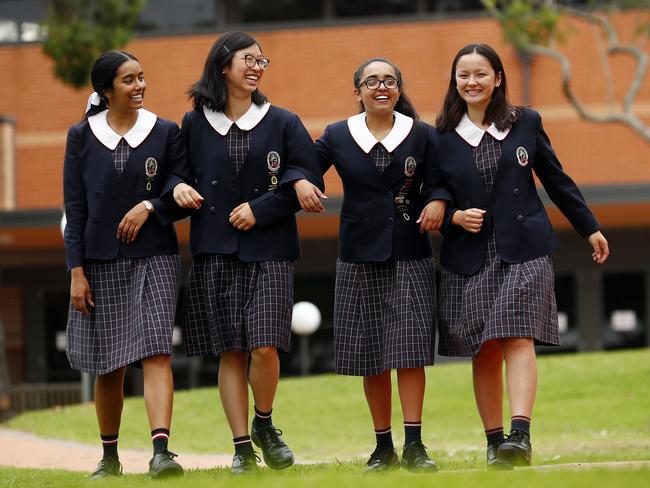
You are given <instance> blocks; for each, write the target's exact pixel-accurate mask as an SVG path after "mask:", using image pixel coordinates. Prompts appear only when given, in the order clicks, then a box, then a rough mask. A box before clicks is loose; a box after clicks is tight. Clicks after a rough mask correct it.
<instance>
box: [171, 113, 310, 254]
mask: <svg viewBox="0 0 650 488" xmlns="http://www.w3.org/2000/svg"><path fill="white" fill-rule="evenodd" d="M251 131H252V133H251V147H250V150H249V151H248V154H247V156H246V160H245V162H244V166H243V167H242V169H241V172H240V174H239V175H237V173H236V172H235V168H234V165H233V164H232V163H231V161H230V157H229V155H228V150H227V147H226V141H225V137H224V136H222V135H220V134H219V133H218V132H217V131H216V129H215V128H214V127H213V126H212V125H210V123H209V121H208V120H207V118H206V115H205V113H204V112H203V110H192V111H191V112H188V113H187V114H185V117H184V118H183V123H182V126H181V135H182V137H183V140H184V141H185V144H186V147H187V150H188V154H189V162H190V168H189V170H190V171H189V173H188V175H187V176H186V178H187V179H188V183H190V184H191V185H192V186H194V187H195V188H196V189H197V191H198V192H199V193H200V194H201V195H202V196H203V198H204V199H205V200H204V201H203V204H202V206H201V208H200V209H199V210H196V211H194V212H193V213H192V214H191V223H190V247H191V249H192V254H193V255H195V256H196V255H199V254H233V253H236V254H237V257H238V258H239V259H241V260H242V261H246V262H254V261H278V260H286V259H289V260H292V259H296V258H298V257H300V241H299V238H298V230H297V226H296V218H295V213H296V212H297V211H298V210H300V204H299V203H298V199H297V198H296V195H295V193H294V192H293V189H292V186H291V183H292V182H293V181H296V180H299V179H303V178H306V179H308V180H309V181H310V182H311V183H313V184H315V185H317V186H318V187H320V188H323V180H322V177H321V176H320V173H319V171H318V158H317V155H316V151H315V149H314V144H313V141H312V139H311V137H310V136H309V133H308V132H307V130H306V129H305V127H304V125H303V124H302V122H301V121H300V119H299V118H298V116H296V115H295V114H293V113H291V112H289V111H287V110H284V109H282V108H278V107H275V106H271V107H270V108H269V110H268V112H267V113H266V114H265V115H264V117H263V118H262V119H261V120H260V121H259V122H258V123H257V125H255V126H254V127H253V128H252V129H251ZM243 202H248V203H249V205H250V207H251V210H252V211H253V215H254V216H255V220H256V225H255V226H254V227H253V228H252V229H250V230H248V231H240V230H238V229H236V228H235V227H233V226H232V224H231V223H230V222H229V221H228V219H229V215H230V212H231V211H232V209H234V208H235V207H236V206H238V205H239V204H241V203H243Z"/></svg>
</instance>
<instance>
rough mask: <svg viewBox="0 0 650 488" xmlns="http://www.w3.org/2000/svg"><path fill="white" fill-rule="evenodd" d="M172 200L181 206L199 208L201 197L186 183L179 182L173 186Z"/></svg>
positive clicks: (201, 201)
mask: <svg viewBox="0 0 650 488" xmlns="http://www.w3.org/2000/svg"><path fill="white" fill-rule="evenodd" d="M174 200H175V201H176V203H177V204H178V206H179V207H182V208H193V209H199V208H201V204H202V203H203V197H202V196H201V195H200V194H199V192H198V191H196V190H195V189H194V188H192V187H191V186H190V185H188V184H186V183H179V184H178V185H176V186H175V187H174Z"/></svg>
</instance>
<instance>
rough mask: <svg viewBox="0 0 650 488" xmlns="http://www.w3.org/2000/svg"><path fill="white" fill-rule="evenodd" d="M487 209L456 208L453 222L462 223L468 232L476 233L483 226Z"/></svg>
mask: <svg viewBox="0 0 650 488" xmlns="http://www.w3.org/2000/svg"><path fill="white" fill-rule="evenodd" d="M485 212H486V210H482V209H480V208H468V209H467V210H456V212H454V215H453V216H452V218H451V222H452V223H453V224H456V225H460V226H461V227H462V228H463V229H465V230H466V231H467V232H471V233H472V234H476V233H478V232H480V231H481V227H483V216H484V215H485Z"/></svg>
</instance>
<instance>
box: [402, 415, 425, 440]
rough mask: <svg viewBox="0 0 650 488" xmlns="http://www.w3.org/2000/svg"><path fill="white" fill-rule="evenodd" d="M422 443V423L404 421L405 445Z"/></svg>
mask: <svg viewBox="0 0 650 488" xmlns="http://www.w3.org/2000/svg"><path fill="white" fill-rule="evenodd" d="M413 442H417V443H422V422H407V421H406V420H405V421H404V444H411V443H413Z"/></svg>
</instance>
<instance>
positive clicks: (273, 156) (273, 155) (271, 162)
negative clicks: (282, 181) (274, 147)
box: [266, 151, 280, 173]
mask: <svg viewBox="0 0 650 488" xmlns="http://www.w3.org/2000/svg"><path fill="white" fill-rule="evenodd" d="M266 165H267V166H268V167H269V171H272V172H274V173H275V172H276V171H278V170H279V169H280V155H279V154H278V153H277V152H276V151H269V153H268V154H267V155H266Z"/></svg>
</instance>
